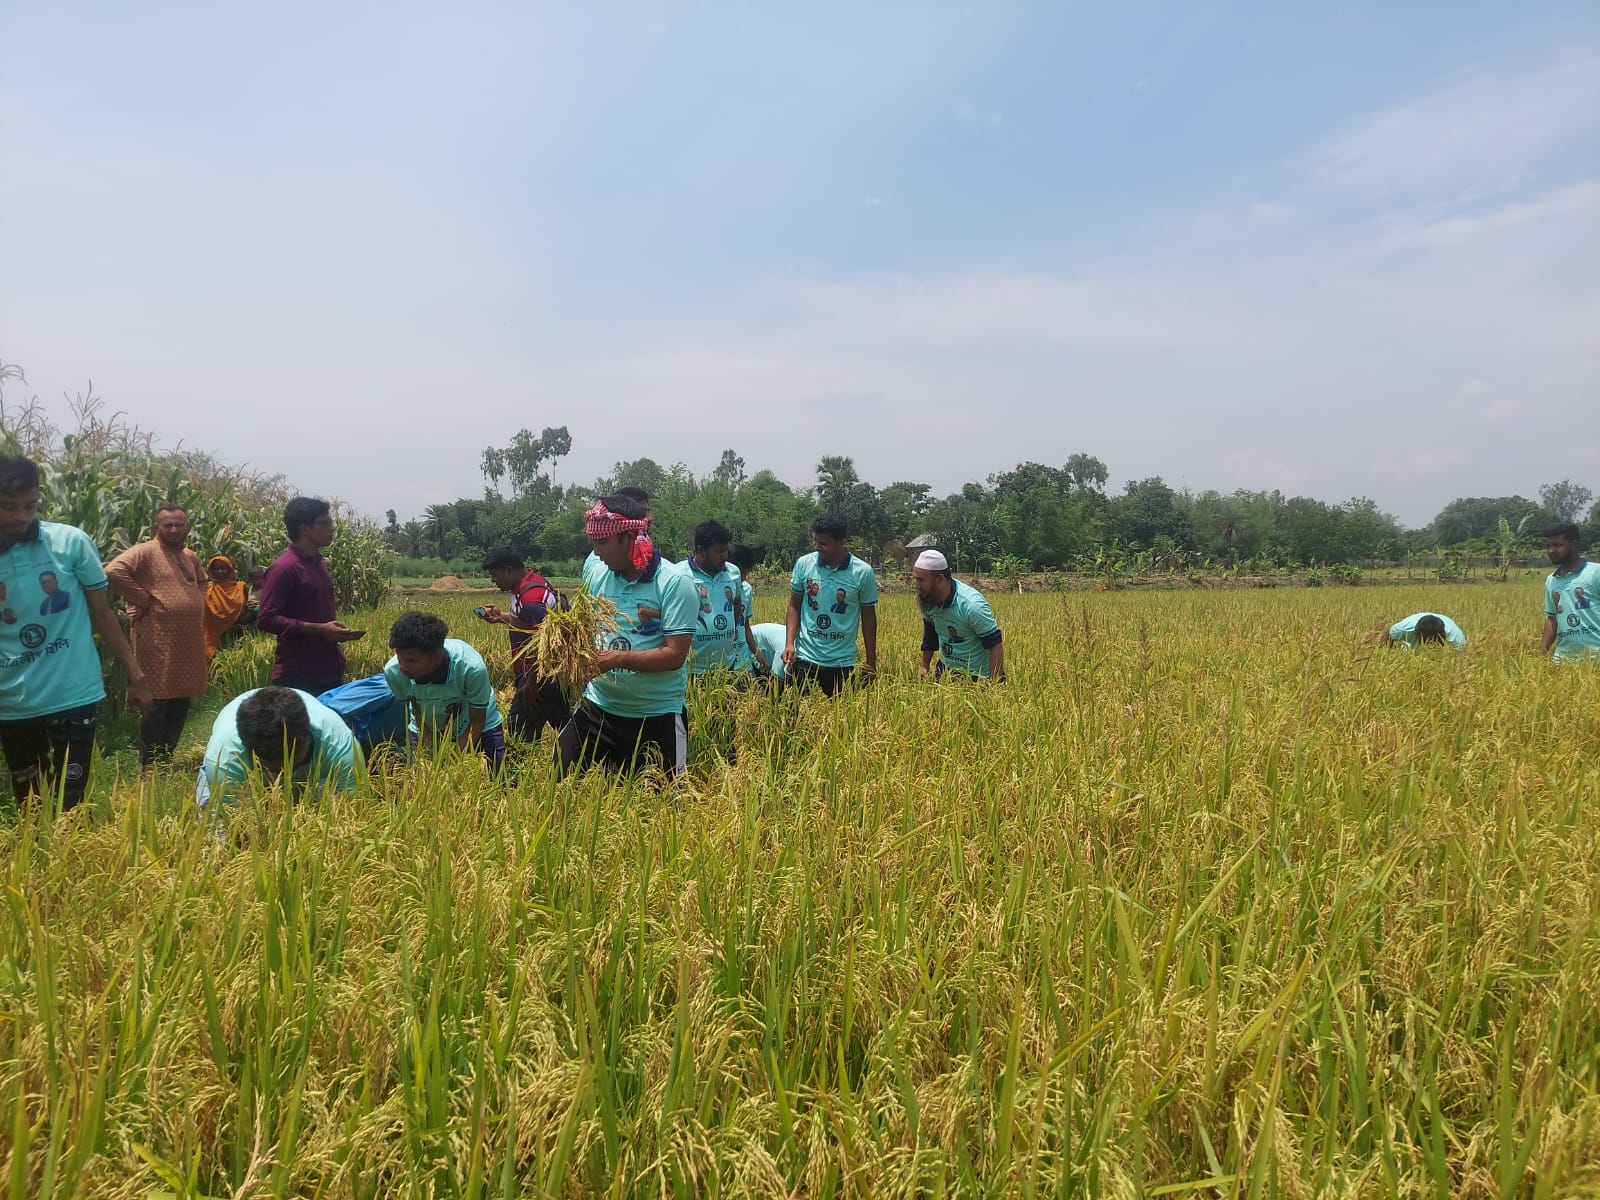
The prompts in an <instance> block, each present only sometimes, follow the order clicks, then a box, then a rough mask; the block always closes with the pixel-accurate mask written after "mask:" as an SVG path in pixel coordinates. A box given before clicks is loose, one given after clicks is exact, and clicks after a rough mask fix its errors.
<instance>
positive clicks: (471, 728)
mask: <svg viewBox="0 0 1600 1200" xmlns="http://www.w3.org/2000/svg"><path fill="white" fill-rule="evenodd" d="M488 719H489V710H488V709H487V708H469V709H467V727H466V729H464V730H463V731H462V733H461V736H460V737H458V738H457V739H456V746H457V747H458V748H460V749H462V750H465V749H466V748H467V747H468V746H476V745H478V744H479V743H480V742H481V741H483V724H484V722H485V721H487V720H488Z"/></svg>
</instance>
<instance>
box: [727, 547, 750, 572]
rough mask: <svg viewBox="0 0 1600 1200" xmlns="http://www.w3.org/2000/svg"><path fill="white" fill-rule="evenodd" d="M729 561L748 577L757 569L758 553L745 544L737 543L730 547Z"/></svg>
mask: <svg viewBox="0 0 1600 1200" xmlns="http://www.w3.org/2000/svg"><path fill="white" fill-rule="evenodd" d="M728 561H729V562H731V563H733V565H734V566H736V567H738V568H739V570H740V571H741V572H742V573H743V574H746V575H748V574H749V573H750V572H751V571H754V570H755V569H756V552H755V551H754V550H752V549H750V547H749V546H747V545H745V544H744V543H743V542H735V543H734V544H733V545H731V546H729V547H728Z"/></svg>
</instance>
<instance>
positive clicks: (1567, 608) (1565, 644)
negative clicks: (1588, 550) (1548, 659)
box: [1544, 559, 1600, 662]
mask: <svg viewBox="0 0 1600 1200" xmlns="http://www.w3.org/2000/svg"><path fill="white" fill-rule="evenodd" d="M1544 613H1545V616H1547V617H1552V618H1554V620H1555V623H1556V650H1555V661H1556V662H1565V661H1568V660H1571V659H1575V658H1594V657H1600V564H1597V563H1592V562H1589V561H1588V560H1587V559H1585V560H1584V561H1582V562H1580V563H1579V564H1578V566H1577V568H1576V569H1574V570H1572V571H1569V572H1568V573H1567V574H1565V575H1562V574H1561V573H1559V572H1557V571H1552V572H1551V573H1550V574H1549V576H1548V577H1547V578H1546V579H1545V581H1544Z"/></svg>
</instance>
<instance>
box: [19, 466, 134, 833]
mask: <svg viewBox="0 0 1600 1200" xmlns="http://www.w3.org/2000/svg"><path fill="white" fill-rule="evenodd" d="M96 633H98V634H99V635H100V640H101V641H102V642H104V643H105V645H106V647H107V648H108V649H110V651H111V652H112V653H113V654H115V655H116V656H117V660H118V661H119V662H120V663H122V666H123V668H124V669H125V670H126V671H127V672H128V699H129V700H131V701H132V702H133V703H135V704H137V705H138V706H139V708H140V710H141V711H143V712H148V711H149V710H150V700H151V697H150V684H149V683H148V681H146V679H145V677H144V671H143V670H142V669H141V668H140V666H139V660H138V659H137V658H135V657H134V653H133V647H132V646H131V645H129V644H128V639H127V638H126V637H125V636H124V635H123V632H122V625H121V623H120V622H118V620H117V616H116V614H115V613H114V612H112V611H111V604H110V601H108V600H107V599H106V573H105V571H104V570H103V569H102V568H101V566H100V551H99V550H98V549H97V548H96V547H95V544H94V542H93V540H92V539H91V538H90V537H89V535H88V534H86V533H84V532H83V530H81V529H78V528H76V527H75V526H72V525H62V524H59V523H57V522H55V521H41V520H39V468H38V467H37V466H36V465H35V464H34V462H33V460H32V459H28V458H23V457H22V456H20V455H0V748H3V749H4V751H5V759H6V766H7V767H8V768H10V771H11V791H12V794H13V795H14V796H15V797H16V798H17V801H18V803H19V804H22V803H31V802H33V801H35V800H37V799H38V798H39V796H41V795H46V796H48V795H50V794H52V793H54V792H55V791H56V790H57V789H60V792H61V807H62V809H63V810H65V809H69V808H72V807H73V806H74V805H76V804H78V803H79V802H81V801H82V800H83V797H84V794H85V792H86V791H87V790H88V787H89V762H90V759H91V757H92V756H93V754H94V731H95V726H96V724H97V723H98V721H99V716H100V701H101V700H103V699H105V694H106V688H105V680H104V677H103V676H102V675H101V668H100V652H99V651H98V650H97V649H95V644H94V634H96Z"/></svg>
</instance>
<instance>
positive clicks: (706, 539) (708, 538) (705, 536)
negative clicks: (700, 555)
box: [694, 520, 733, 550]
mask: <svg viewBox="0 0 1600 1200" xmlns="http://www.w3.org/2000/svg"><path fill="white" fill-rule="evenodd" d="M731 541H733V534H731V533H729V532H728V527H727V526H726V525H724V524H723V523H722V522H721V521H717V520H710V521H701V522H700V524H698V525H696V526H695V527H694V548H695V549H696V550H700V549H703V548H704V547H706V546H726V545H727V544H728V543H729V542H731Z"/></svg>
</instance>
